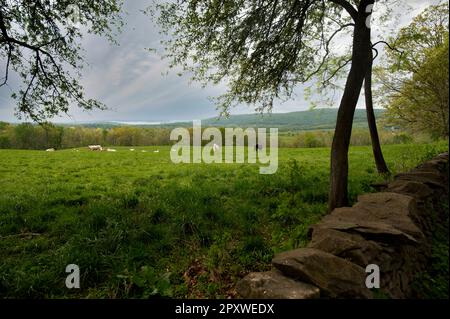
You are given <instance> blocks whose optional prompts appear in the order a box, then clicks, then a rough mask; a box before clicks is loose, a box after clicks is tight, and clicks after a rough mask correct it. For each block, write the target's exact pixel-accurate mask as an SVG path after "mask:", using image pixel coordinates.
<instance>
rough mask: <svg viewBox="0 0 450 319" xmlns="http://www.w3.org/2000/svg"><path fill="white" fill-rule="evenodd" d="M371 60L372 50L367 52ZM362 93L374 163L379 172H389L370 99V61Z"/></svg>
mask: <svg viewBox="0 0 450 319" xmlns="http://www.w3.org/2000/svg"><path fill="white" fill-rule="evenodd" d="M369 56H370V58H371V61H372V50H371V51H370V53H369ZM364 95H365V98H366V111H367V121H368V123H369V131H370V138H371V139H372V151H373V156H374V158H375V164H376V166H377V170H378V173H379V174H389V169H388V167H387V165H386V161H385V160H384V157H383V152H382V151H381V146H380V138H379V136H378V130H377V122H376V120H375V113H374V111H373V99H372V62H370V65H369V67H368V69H367V72H366V77H365V79H364Z"/></svg>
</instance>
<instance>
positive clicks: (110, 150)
mask: <svg viewBox="0 0 450 319" xmlns="http://www.w3.org/2000/svg"><path fill="white" fill-rule="evenodd" d="M106 151H107V152H117V150H115V149H113V148H108V149H106Z"/></svg>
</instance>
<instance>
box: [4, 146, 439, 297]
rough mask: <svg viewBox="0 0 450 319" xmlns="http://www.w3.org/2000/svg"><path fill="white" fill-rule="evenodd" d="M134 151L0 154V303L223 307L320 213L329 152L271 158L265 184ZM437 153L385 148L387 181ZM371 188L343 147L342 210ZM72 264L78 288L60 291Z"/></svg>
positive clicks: (369, 176) (361, 162) (371, 170)
mask: <svg viewBox="0 0 450 319" xmlns="http://www.w3.org/2000/svg"><path fill="white" fill-rule="evenodd" d="M135 149H136V151H134V152H131V151H130V150H129V149H128V148H117V150H118V151H117V152H116V153H109V152H90V151H87V150H84V149H80V150H79V151H78V152H77V151H74V150H64V151H57V152H54V153H51V152H43V151H21V150H0V297H3V298H5V297H6V298H8V297H33V298H44V297H45V298H61V297H62V298H71V297H87V298H98V297H100V298H103V297H107V298H131V297H133V298H147V297H152V296H155V297H157V296H159V297H161V296H163V297H177V298H179V297H193V298H197V297H203V298H220V297H228V296H231V297H233V296H234V290H233V286H234V284H235V283H236V281H237V280H239V278H241V277H242V276H244V275H245V274H246V273H248V272H249V271H255V270H263V269H268V268H269V267H270V260H271V258H272V256H273V254H274V253H276V252H279V251H282V250H287V249H290V248H293V247H299V246H302V245H304V244H305V243H306V241H307V236H306V235H307V230H308V226H309V225H310V224H312V223H315V222H317V221H318V220H319V219H320V218H321V217H322V216H323V214H324V213H325V212H326V201H327V194H328V177H329V149H325V148H314V149H294V148H291V149H280V150H279V168H278V172H277V173H276V174H274V175H260V174H258V168H259V166H258V165H259V164H256V165H255V164H213V165H206V164H178V165H176V164H173V163H172V162H171V161H170V148H169V147H135ZM157 149H158V150H159V151H160V152H159V153H155V152H154V150H157ZM142 150H146V151H147V152H146V153H143V152H141V151H142ZM446 150H448V143H437V144H428V145H388V146H386V147H384V152H385V157H386V160H387V162H388V164H389V166H390V168H391V170H392V171H393V172H394V173H395V172H400V171H405V170H407V169H409V168H412V167H414V166H415V165H417V164H418V163H420V162H421V161H423V160H426V159H428V158H431V157H432V156H434V155H436V154H437V153H439V152H443V151H446ZM380 180H382V178H381V177H380V176H378V175H377V173H376V169H375V164H374V161H373V157H372V153H371V148H370V147H353V148H351V151H350V181H349V183H350V186H349V191H350V196H351V199H352V201H354V200H355V199H356V196H357V195H358V194H361V193H365V192H371V191H373V189H372V188H371V186H370V185H371V183H373V182H376V181H380ZM72 263H74V264H77V265H78V266H79V267H80V270H81V289H73V290H69V289H67V288H66V287H65V278H66V276H67V274H66V273H65V267H66V265H68V264H72Z"/></svg>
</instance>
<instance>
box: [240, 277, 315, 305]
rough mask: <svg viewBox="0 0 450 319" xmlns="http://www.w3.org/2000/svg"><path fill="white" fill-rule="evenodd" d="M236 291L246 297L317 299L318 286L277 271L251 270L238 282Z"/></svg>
mask: <svg viewBox="0 0 450 319" xmlns="http://www.w3.org/2000/svg"><path fill="white" fill-rule="evenodd" d="M236 290H237V293H238V294H239V295H240V296H241V297H242V298H246V299H317V298H319V297H320V290H319V288H317V287H315V286H313V285H310V284H307V283H304V282H301V281H297V280H294V279H291V278H288V277H285V276H283V275H282V274H281V273H280V272H279V271H277V270H273V271H267V272H253V273H250V274H248V275H247V276H246V277H244V279H242V280H241V281H239V282H238V284H237V286H236Z"/></svg>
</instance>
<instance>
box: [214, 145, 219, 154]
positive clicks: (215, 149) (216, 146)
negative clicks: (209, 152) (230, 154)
mask: <svg viewBox="0 0 450 319" xmlns="http://www.w3.org/2000/svg"><path fill="white" fill-rule="evenodd" d="M218 150H220V146H219V145H217V144H216V143H214V145H213V151H214V153H215V152H217V151H218Z"/></svg>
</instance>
